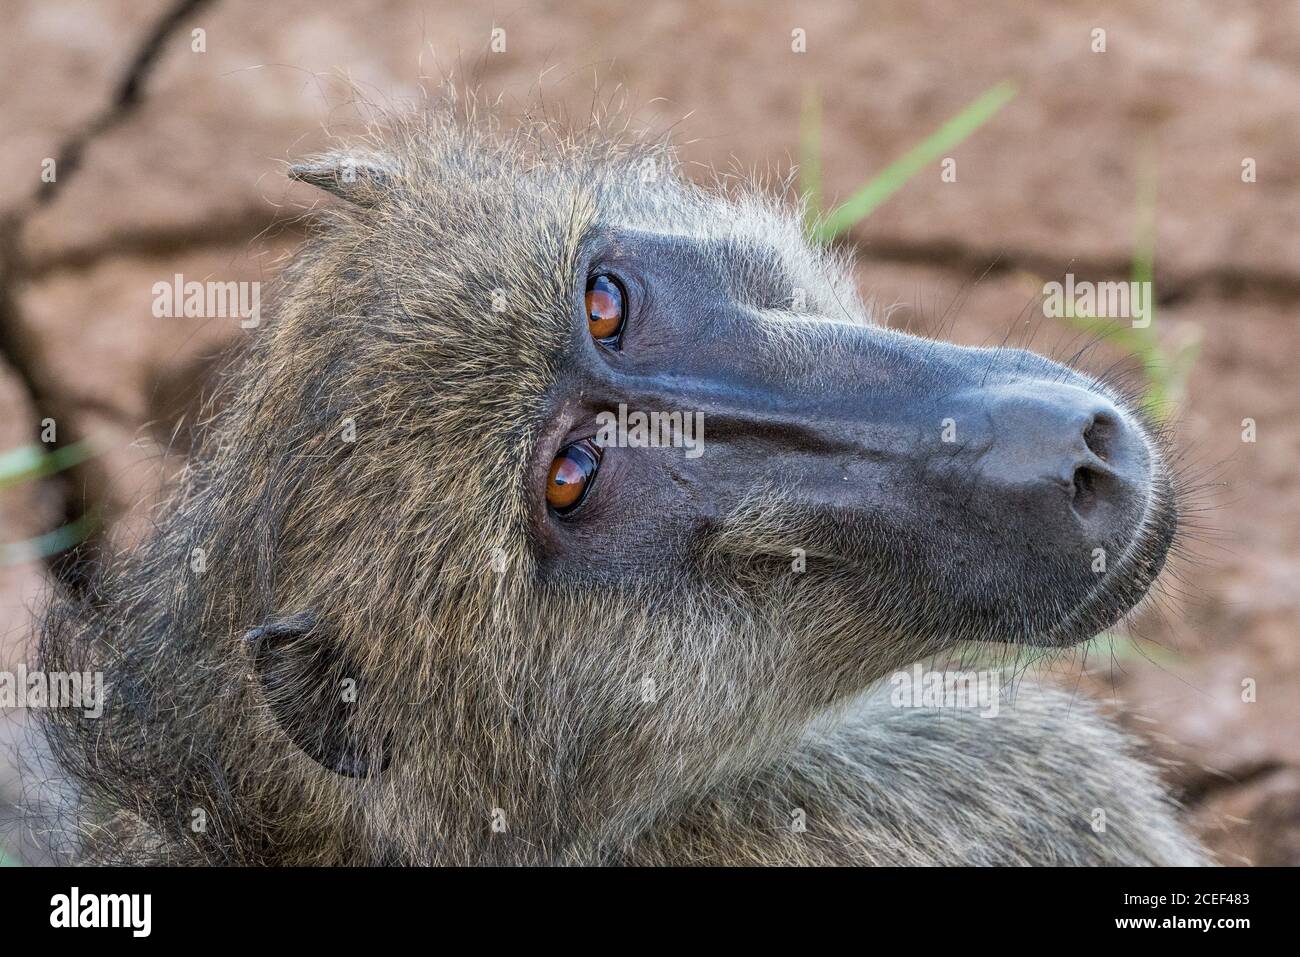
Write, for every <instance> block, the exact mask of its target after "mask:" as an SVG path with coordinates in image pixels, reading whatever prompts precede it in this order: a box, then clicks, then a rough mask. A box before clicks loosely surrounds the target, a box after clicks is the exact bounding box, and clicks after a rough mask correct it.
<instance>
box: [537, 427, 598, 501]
mask: <svg viewBox="0 0 1300 957" xmlns="http://www.w3.org/2000/svg"><path fill="white" fill-rule="evenodd" d="M599 466H600V448H599V446H597V445H596V444H595V443H593V442H590V441H588V440H586V439H584V440H583V441H581V442H574V443H573V444H572V445H568V446H565V447H564V448H562V449H560V454H559V455H557V456H555V460H554V461H553V462H551V472H550V474H549V475H548V476H547V477H546V501H547V503H548V504H549V505H550V506H551V508H553V509H555V511H556V512H557V513H558V514H560V515H564V514H566V513H567V512H571V511H573V510H574V509H575V508H577V507H578V504H579V503H580V502H581V501H582V499H583V496H584V495H586V494H587V489H588V488H590V487H591V480H592V479H593V478H595V477H596V469H597V468H598V467H599Z"/></svg>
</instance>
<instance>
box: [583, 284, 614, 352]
mask: <svg viewBox="0 0 1300 957" xmlns="http://www.w3.org/2000/svg"><path fill="white" fill-rule="evenodd" d="M587 328H588V329H590V330H591V335H592V338H594V339H599V340H600V341H602V342H612V341H613V340H615V339H617V338H618V334H619V333H620V332H622V331H623V287H622V286H620V285H619V283H618V280H617V279H615V278H614V277H613V276H610V275H606V274H604V273H602V274H601V275H599V276H593V277H592V278H591V281H590V282H588V283H587Z"/></svg>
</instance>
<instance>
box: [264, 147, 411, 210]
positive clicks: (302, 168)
mask: <svg viewBox="0 0 1300 957" xmlns="http://www.w3.org/2000/svg"><path fill="white" fill-rule="evenodd" d="M394 174H395V167H394V166H393V164H392V163H391V162H389V161H388V160H386V159H384V158H383V157H380V156H375V155H373V154H357V155H351V154H347V153H331V154H328V155H326V156H319V157H315V158H314V159H310V160H305V161H303V162H301V163H294V164H293V165H292V166H290V167H289V178H290V179H296V180H297V181H298V182H300V183H307V184H308V185H310V186H315V187H316V188H317V189H323V190H325V192H327V193H333V194H334V195H335V196H337V197H339V198H340V199H345V200H347V201H348V202H349V203H354V204H356V205H357V206H373V205H375V204H376V203H377V202H379V200H380V199H382V198H383V196H384V195H385V193H386V191H387V190H388V189H389V188H390V187H391V186H392V185H393V182H394V180H395V175H394Z"/></svg>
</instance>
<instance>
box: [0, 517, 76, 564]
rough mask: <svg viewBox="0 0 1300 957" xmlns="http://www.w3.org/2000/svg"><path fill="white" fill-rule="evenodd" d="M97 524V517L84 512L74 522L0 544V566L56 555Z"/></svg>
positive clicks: (72, 544) (70, 546) (74, 543)
mask: <svg viewBox="0 0 1300 957" xmlns="http://www.w3.org/2000/svg"><path fill="white" fill-rule="evenodd" d="M98 525H99V520H98V518H97V517H96V516H95V515H93V514H91V513H89V512H88V513H86V514H85V515H83V516H81V518H79V519H77V520H76V521H75V522H69V523H68V524H67V525H64V526H62V527H61V528H56V529H55V530H54V531H52V532H46V533H45V534H44V535H38V536H36V537H35V538H29V539H27V540H26V541H25V542H14V543H13V544H10V545H4V544H0V566H3V565H16V564H18V563H20V562H30V561H37V560H39V559H42V558H48V557H49V556H51V555H57V554H58V553H59V552H62V551H65V550H67V549H69V548H72V547H73V546H74V545H78V544H80V543H81V542H82V541H84V540H85V538H86V536H87V535H89V534H90V533H91V532H93V531H94V530H95V529H96V528H97V527H98Z"/></svg>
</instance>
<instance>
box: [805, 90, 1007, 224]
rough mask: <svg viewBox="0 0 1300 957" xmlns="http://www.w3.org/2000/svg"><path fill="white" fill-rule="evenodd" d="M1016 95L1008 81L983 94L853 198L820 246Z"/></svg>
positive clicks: (832, 219)
mask: <svg viewBox="0 0 1300 957" xmlns="http://www.w3.org/2000/svg"><path fill="white" fill-rule="evenodd" d="M1016 92H1017V91H1016V86H1015V84H1014V83H1012V82H1011V81H1009V80H1004V81H1003V82H1001V83H999V84H998V85H997V86H995V87H993V88H992V89H990V90H988V91H986V92H985V93H983V94H982V95H981V96H979V97H978V98H977V99H976V100H975V101H974V102H973V103H971V104H970V105H969V106H967V107H966V108H965V109H964V110H962V111H961V112H960V113H958V114H957V115H956V116H954V117H953V118H952V119H950V120H949V121H948V122H947V123H945V124H944V125H943V126H941V127H940V128H939V129H938V130H937V131H935V132H934V133H932V134H931V135H930V136H928V137H926V138H925V139H924V140H922V141H921V142H920V143H918V144H917V145H916V146H914V147H912V149H910V150H908V151H907V153H906V154H904V155H903V156H902V157H901V158H900V159H898V160H895V161H894V162H893V163H891V164H890V165H889V166H887V167H885V169H884V170H882V171H881V172H880V174H879V175H877V176H876V177H874V178H873V179H872V180H871V181H870V182H868V183H867V184H866V185H865V186H863V187H862V188H861V189H860V190H858V191H857V192H856V193H854V194H853V195H852V196H851V197H849V199H848V200H847V201H846V202H845V203H844V204H843V205H841V206H839V207H838V208H837V209H836V210H835V211H834V212H832V213H831V214H830V215H829V216H828V217H827V218H826V219H825V220H824V221H823V222H822V223H821V224H820V225H819V226H818V227H817V228H816V230H815V231H814V233H813V238H814V239H815V240H817V241H818V242H823V243H825V242H830V241H831V240H832V239H835V238H836V237H837V236H839V235H841V234H843V233H845V232H847V231H848V230H849V229H852V228H853V227H854V226H855V225H856V224H858V223H859V222H861V221H862V220H863V219H865V218H866V217H867V216H869V215H870V214H871V213H872V212H873V211H874V210H875V209H876V207H878V206H879V205H880V204H881V203H883V202H885V200H887V199H889V197H891V196H893V195H894V194H895V193H896V192H898V190H899V189H901V188H902V187H903V184H904V183H906V182H907V181H908V180H910V179H911V178H912V177H913V176H915V175H916V174H917V173H919V172H920V171H921V170H922V169H924V168H925V167H926V166H928V165H930V164H931V163H933V162H935V161H936V160H938V159H940V158H941V157H942V156H943V155H944V154H945V153H947V152H948V151H949V150H951V149H953V148H954V147H956V146H957V145H959V144H960V143H961V142H962V141H964V140H965V139H966V138H967V137H968V136H970V135H971V134H972V133H974V132H975V131H976V130H978V129H979V128H980V127H981V126H983V125H984V124H985V123H987V122H988V121H989V120H990V119H992V118H993V116H994V115H995V114H996V113H997V112H998V111H999V110H1001V109H1002V107H1004V106H1006V105H1007V104H1008V103H1010V102H1011V100H1012V99H1013V98H1014V97H1015V95H1016Z"/></svg>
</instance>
